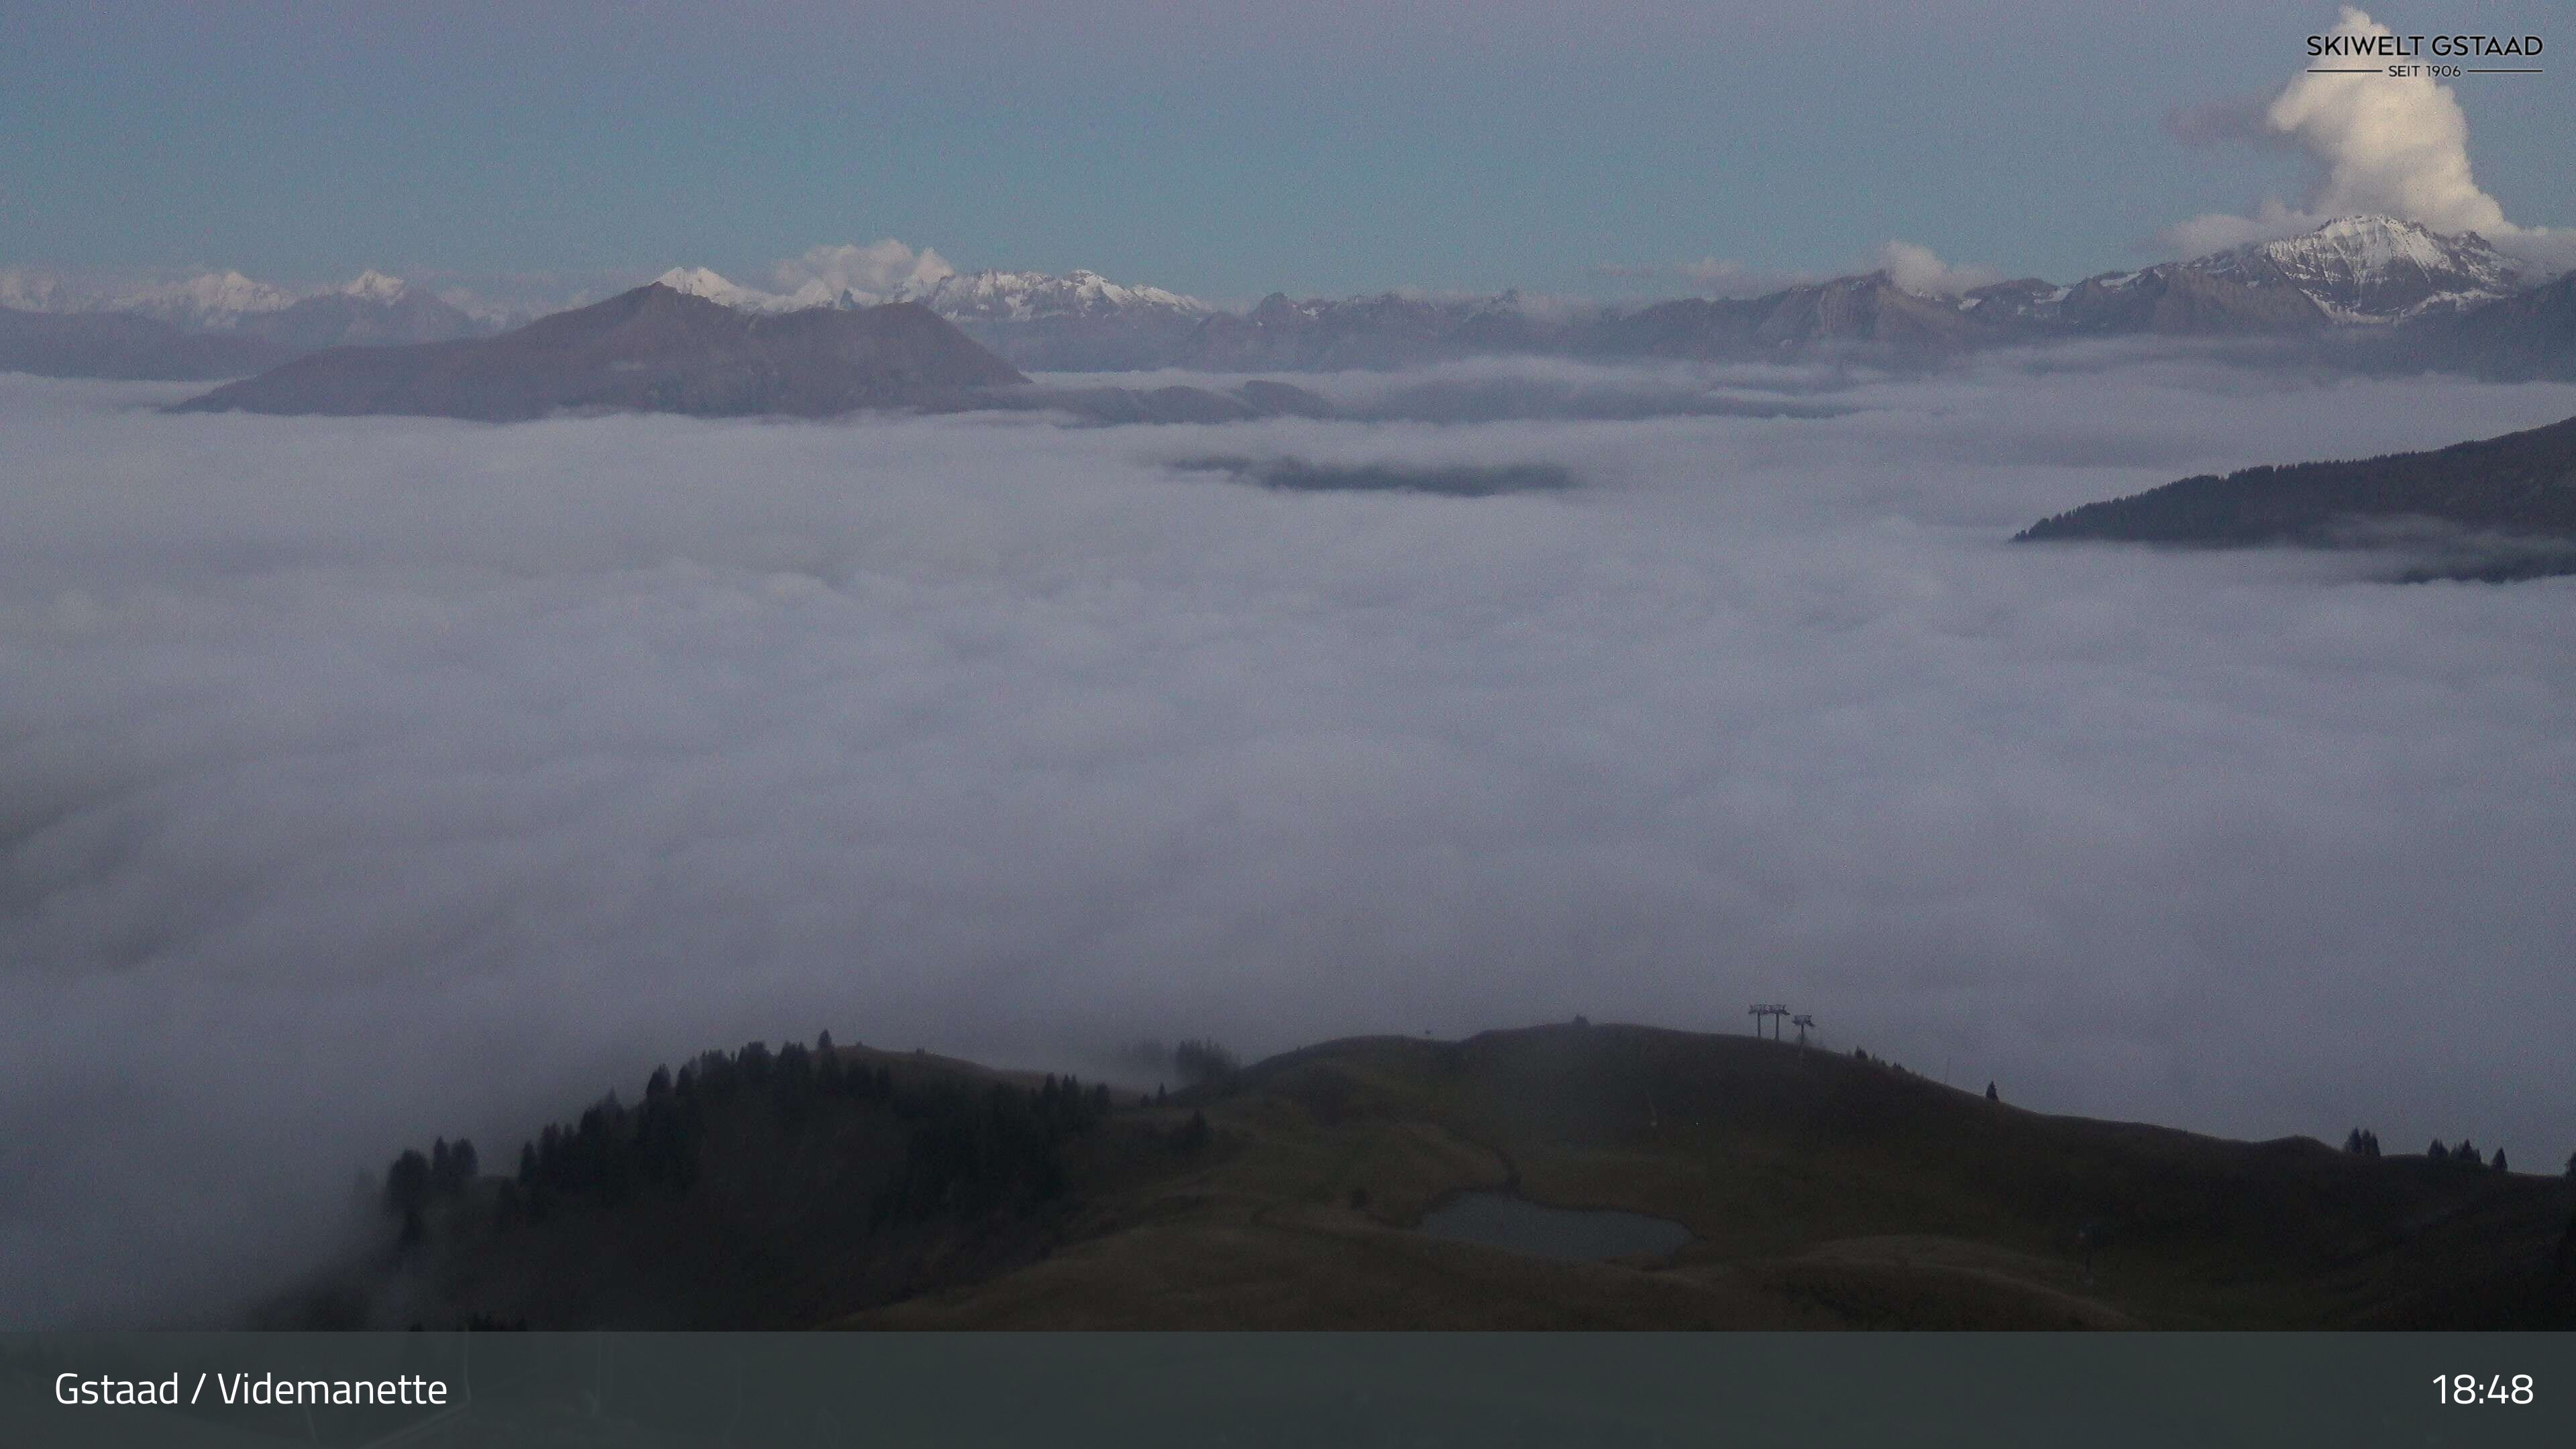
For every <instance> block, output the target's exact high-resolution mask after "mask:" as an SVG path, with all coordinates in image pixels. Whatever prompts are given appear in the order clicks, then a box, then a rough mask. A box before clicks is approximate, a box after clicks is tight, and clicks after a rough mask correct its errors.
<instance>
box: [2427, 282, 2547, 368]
mask: <svg viewBox="0 0 2576 1449" xmlns="http://www.w3.org/2000/svg"><path fill="white" fill-rule="evenodd" d="M2390 340H2391V342H2392V343H2394V344H2395V345H2394V346H2392V347H2390V348H2388V349H2387V350H2388V351H2389V352H2390V354H2391V359H2390V360H2391V361H2392V362H2395V363H2397V364H2401V365H2404V364H2412V365H2415V366H2431V367H2438V368H2443V369H2446V370H2452V371H2458V372H2467V373H2473V374H2477V375H2480V376H2485V377H2494V378H2513V379H2520V378H2534V377H2556V378H2570V379H2576V272H2570V273H2568V274H2567V275H2566V276H2563V277H2560V278H2559V279H2558V280H2557V281H2554V282H2550V283H2547V284H2546V285H2543V286H2538V287H2533V288H2531V289H2530V290H2528V291H2524V292H2517V293H2515V294H2514V295H2513V296H2510V297H2507V298H2505V299H2504V300H2502V301H2500V302H2490V303H2488V304H2487V305H2485V306H2483V307H2479V308H2477V309H2475V310H2473V311H2466V312H2458V313H2452V314H2448V315H2444V316H2438V317H2427V318H2425V319H2423V320H2422V321H2419V322H2416V323H2414V324H2412V325H2410V326H2408V327H2407V328H2405V329H2404V330H2403V331H2402V332H2401V333H2400V334H2399V335H2398V336H2396V337H2393V338H2392V339H2390Z"/></svg>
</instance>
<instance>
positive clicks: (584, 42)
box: [0, 0, 2576, 298]
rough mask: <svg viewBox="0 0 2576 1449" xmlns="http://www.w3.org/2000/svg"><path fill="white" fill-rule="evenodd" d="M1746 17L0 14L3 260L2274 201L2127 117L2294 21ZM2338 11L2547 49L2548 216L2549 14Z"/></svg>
mask: <svg viewBox="0 0 2576 1449" xmlns="http://www.w3.org/2000/svg"><path fill="white" fill-rule="evenodd" d="M1775 8H1782V7H1774V6H1769V5H1755V4H1738V3H1733V0H1725V3H1711V4H1697V5H1692V4H1680V3H1658V0H1599V3H1595V4H1593V5H1590V6H1588V7H1580V8H1578V7H1569V6H1564V5H1561V4H1542V3H1535V0H1484V3H1478V4H1466V3H1457V0H1449V3H1418V4H1409V5H1408V4H1387V3H1361V0H1326V3H1313V4H1294V3H1282V4H1280V5H1278V6H1265V5H1256V4H1249V3H1238V0H1217V3H1202V4H1178V3H1170V0H1100V3H1093V4H1087V5H1076V4H1067V3H1059V0H1015V3H1008V4H995V3H986V0H963V3H949V4H941V5H930V4H908V3H898V4H886V5H820V4H778V5H752V6H747V7H743V8H742V9H740V10H737V11H729V10H727V9H724V8H720V7H708V6H678V5H666V4H662V3H658V0H642V3H630V4H582V3H571V4H537V5H530V4H525V3H521V4H516V5H490V4H478V3H456V4H439V3H429V0H415V3H412V4H406V5H327V6H325V5H304V4H257V3H253V4H237V5H200V6H178V5H161V6H151V5H115V4H106V5H102V4H96V3H87V4H73V5H61V4H52V3H46V0H11V5H10V10H11V18H10V20H9V22H8V27H7V28H8V31H9V33H10V35H11V37H12V39H11V43H10V44H8V45H7V46H5V47H0V265H5V264H11V263H20V264H29V263H32V264H40V265H54V266H94V267H109V268H166V267H180V266H189V265H214V266H230V267H239V268H241V269H242V270H244V271H247V272H250V273H252V274H253V275H256V276H263V277H271V278H275V279H278V280H285V281H318V280H325V279H330V278H335V277H343V276H347V275H350V274H353V273H354V272H356V271H357V270H358V269H359V268H360V267H363V266H377V267H382V268H385V269H388V270H392V271H396V272H401V273H403V274H405V275H411V276H418V277H439V276H445V277H453V278H470V277H488V276H495V275H503V274H530V273H536V274H546V273H564V274H597V273H614V272H649V271H653V270H659V269H660V268H662V267H664V266H668V265H673V264H678V263H693V264H705V265H710V266H714V267H716V268H718V269H719V270H723V271H727V272H728V273H731V274H734V275H741V276H750V277H758V276H759V275H761V274H762V273H764V272H765V271H766V269H767V266H768V264H769V263H770V262H772V261H773V260H775V259H777V258H780V257H784V256H788V255H792V254H795V253H798V252H801V251H803V250H804V249H805V248H807V247H809V246H813V245H816V244H818V243H828V242H843V241H868V240H872V239H875V238H878V237H884V236H892V237H897V238H901V239H902V240H904V241H906V242H909V243H911V244H913V245H916V246H919V245H927V246H933V247H936V248H938V249H939V251H940V252H941V253H942V254H943V255H945V256H946V257H948V258H949V259H950V260H951V261H953V262H955V263H957V264H958V265H960V266H966V267H973V266H982V265H1000V266H1015V267H1033V268H1041V269H1046V270H1057V271H1061V270H1066V269H1070V268H1073V267H1077V266H1088V267H1092V268H1095V269H1097V270H1100V271H1102V272H1105V273H1108V274H1109V275H1111V276H1114V277H1119V278H1122V279H1128V280H1141V281H1150V282H1154V283H1158V284H1161V285H1165V286H1170V287H1175V288H1178V289H1182V290H1187V291H1192V292H1196V293H1199V294H1202V295H1207V296H1212V297H1220V298H1243V297H1251V296H1257V295H1259V294H1261V293H1263V292H1267V291H1269V290H1272V289H1274V288H1278V289H1285V290H1288V291H1291V292H1299V293H1305V292H1318V293H1339V292H1349V291H1356V290H1363V289H1374V288H1379V287H1387V286H1397V285H1419V286H1427V287H1434V288H1469V289H1490V288H1498V287H1503V286H1511V285H1520V286H1527V287H1534V288H1540V289H1545V290H1555V291H1577V292H1579V291H1600V290H1604V289H1612V290H1649V291H1651V290H1665V291H1683V290H1688V289H1689V284H1688V283H1687V282H1685V281H1683V280H1680V279H1679V277H1678V276H1676V277H1675V279H1674V280H1672V281H1670V282H1669V283H1665V282H1659V281H1657V280H1655V279H1652V278H1647V279H1637V278H1629V279H1625V280H1612V279H1607V278H1605V277H1603V276H1602V275H1601V274H1600V273H1599V271H1598V269H1599V268H1601V267H1603V266H1604V265H1624V266H1630V267H1634V266H1639V265H1649V266H1651V265H1670V264H1681V263H1686V262H1689V261H1693V260H1696V259H1700V258H1705V257H1712V256H1713V257H1720V258H1726V259H1730V260H1733V261H1736V262H1739V263H1742V264H1744V265H1745V266H1748V267H1752V268H1756V269H1778V270H1817V269H1831V268H1838V267H1844V266H1848V265H1854V264H1857V263H1858V262H1859V261H1860V260H1861V259H1862V258H1865V257H1867V256H1870V255H1871V254H1873V253H1874V252H1875V251H1876V250H1877V248H1878V247H1879V245H1880V244H1881V243H1883V242H1885V241H1887V240H1889V239H1891V238H1903V239H1906V240H1910V241H1914V242H1918V243H1921V244H1924V245H1927V246H1930V247H1932V248H1933V249H1934V250H1935V251H1937V252H1939V253H1940V254H1941V255H1942V256H1943V257H1945V258H1948V259H1950V260H1952V261H1954V262H1961V263H1967V264H1975V265H1984V266H1991V267H1995V268H1999V269H2001V270H2003V271H2005V272H2007V273H2010V274H2027V273H2038V274H2042V275H2048V276H2054V277H2061V278H2063V277H2071V276H2076V275H2081V274H2083V273H2086V272H2090V271H2096V270H2101V269H2103V268H2107V267H2112V266H2117V265H2122V264H2126V263H2133V262H2135V261H2138V260H2141V259H2143V258H2145V257H2148V256H2150V255H2152V254H2153V243H2152V239H2153V237H2154V236H2155V234H2156V233H2157V232H2158V231H2159V230H2160V229H2161V228H2163V227H2165V226H2167V225H2169V224H2171V223H2174V222H2176V221H2179V220H2181V219H2183V218H2186V217H2190V216H2194V215H2199V214H2202V213H2207V212H2212V211H2231V212H2243V211H2247V210H2249V209H2250V208H2252V207H2253V206H2254V205H2255V204H2256V202H2257V201H2258V200H2259V199H2260V198H2261V197H2263V196H2265V195H2279V196H2282V197H2284V198H2285V199H2287V200H2290V201H2292V202H2296V201H2297V200H2298V199H2299V196H2300V194H2301V193H2302V192H2303V191H2304V190H2305V189H2306V188H2307V187H2308V186H2309V184H2310V173H2311V170H2312V167H2311V164H2310V163H2309V162H2308V161H2307V159H2306V158H2304V157H2303V156H2301V155H2299V154H2297V153H2296V152H2293V151H2288V150H2278V149H2270V150H2267V149H2264V148H2258V147H2251V146H2244V145H2221V146H2215V147H2211V146H2203V147H2192V146H2187V145H2185V144H2183V143H2182V142H2181V141H2179V140H2177V139H2176V138H2175V137H2174V136H2173V135H2172V134H2171V133H2170V132H2169V130H2168V128H2167V126H2166V118H2167V116H2168V115H2169V114H2171V113H2172V112H2173V111H2174V110H2175V109H2176V108H2178V107H2185V106H2192V105H2198V104H2203V103H2207V102H2212V101H2217V100H2223V99H2226V98H2230V97H2237V96H2252V95H2269V94H2271V93H2273V92H2276V91H2277V90H2278V89H2279V88H2280V87H2281V85H2282V84H2283V83H2284V82H2285V81H2286V80H2287V79H2288V78H2289V77H2290V76H2291V75H2292V74H2293V73H2294V72H2295V71H2296V70H2297V69H2298V68H2299V67H2300V66H2301V65H2303V64H2304V63H2305V62H2304V59H2303V41H2304V38H2305V36H2306V35H2307V34H2309V33H2311V32H2315V31H2322V30H2324V29H2326V28H2327V27H2328V26H2330V25H2331V24H2333V23H2334V20H2335V7H2334V6H2332V5H2329V4H2313V5H2311V4H2300V5H2280V6H2248V5H2245V4H2242V3H2231V4H2216V3H2208V0H2167V3H2159V4H2132V3H2100V4H2094V5H2090V6H2083V7H2077V6H2071V5H2040V4H2023V3H2007V0H1927V3H1920V4H1912V5H1906V6H1901V7H1884V8H1882V7H1877V6H1869V5H1860V4H1852V3H1830V0H1829V3H1823V4H1811V5H1806V6H1801V7H1798V10H1799V13H1798V14H1797V15H1796V16H1795V17H1783V16H1775V15H1772V14H1770V13H1768V12H1769V11H1771V10H1773V9H1775ZM2368 8H2370V9H2371V10H2372V13H2373V14H2374V15H2376V16H2377V17H2378V18H2380V19H2381V20H2383V21H2385V22H2387V23H2389V24H2390V25H2392V26H2393V27H2394V28H2396V29H2397V30H2398V31H2399V32H2400V33H2416V32H2433V31H2440V32H2452V31H2463V30H2475V31H2481V32H2488V33H2516V34H2519V33H2537V34H2540V35H2542V36H2543V37H2544V39H2545V40H2547V41H2548V42H2549V43H2550V47H2551V49H2550V52H2549V53H2548V54H2547V55H2546V56H2545V58H2544V63H2546V62H2549V61H2557V60H2558V59H2559V55H2558V50H2559V47H2562V46H2563V47H2564V49H2565V53H2566V54H2567V56H2569V57H2570V59H2569V60H2568V61H2567V62H2566V63H2565V64H2566V66H2567V69H2566V70H2565V72H2564V73H2563V74H2562V73H2559V72H2558V71H2556V70H2555V69H2554V68H2553V71H2552V73H2551V74H2548V75H2543V76H2517V77H2471V78H2467V79H2464V80H2463V81H2462V82H2460V83H2458V85H2457V87H2456V88H2457V92H2458V96H2459V101H2460V104H2461V106H2462V108H2463V109H2464V110H2465V112H2466V114H2467V117H2468V121H2469V126H2470V145H2471V155H2472V158H2473V159H2474V161H2475V163H2476V166H2477V175H2478V181H2479V183H2480V184H2481V185H2482V186H2483V187H2484V188H2485V189H2486V190H2487V191H2488V192H2490V193H2492V194H2493V195H2494V196H2496V197H2497V198H2498V199H2499V200H2501V201H2502V203H2503V204H2504V207H2505V209H2506V212H2507V214H2508V215H2509V216H2511V217H2512V218H2513V219H2514V220H2516V221H2518V222H2521V223H2524V224H2529V225H2549V226H2565V225H2567V224H2569V223H2571V222H2576V168H2570V167H2569V166H2567V165H2566V163H2565V160H2564V144H2565V143H2564V137H2565V135H2566V134H2567V132H2568V131H2569V129H2570V121H2571V119H2576V96H2571V92H2570V91H2569V89H2568V86H2569V85H2570V84H2571V83H2576V25H2570V24H2568V23H2566V22H2567V21H2569V20H2570V19H2576V16H2571V15H2570V13H2569V11H2568V9H2567V7H2566V6H2565V5H2564V4H2537V3H2520V4H2516V3H2496V4H2476V3H2469V0H2448V3H2444V4H2441V5H2439V6H2405V7H2398V6H2386V5H2382V6H2372V7H2368Z"/></svg>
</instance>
